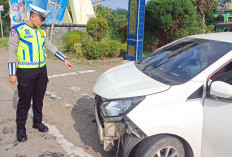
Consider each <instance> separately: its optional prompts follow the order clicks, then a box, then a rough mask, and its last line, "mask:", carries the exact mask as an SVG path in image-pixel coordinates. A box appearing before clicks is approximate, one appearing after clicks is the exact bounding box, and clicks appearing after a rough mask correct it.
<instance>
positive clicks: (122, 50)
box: [120, 43, 127, 59]
mask: <svg viewBox="0 0 232 157" xmlns="http://www.w3.org/2000/svg"><path fill="white" fill-rule="evenodd" d="M126 53H127V43H123V44H122V47H121V50H120V57H122V58H123V59H126Z"/></svg>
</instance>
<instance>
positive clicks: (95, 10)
mask: <svg viewBox="0 0 232 157" xmlns="http://www.w3.org/2000/svg"><path fill="white" fill-rule="evenodd" d="M95 14H97V0H95Z"/></svg>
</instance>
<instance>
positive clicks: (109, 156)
mask: <svg viewBox="0 0 232 157" xmlns="http://www.w3.org/2000/svg"><path fill="white" fill-rule="evenodd" d="M7 66H8V65H7V52H5V51H1V50H0V157H48V156H49V157H51V156H52V157H61V156H67V157H69V156H74V157H79V156H80V157H91V156H93V157H100V156H103V157H113V156H115V155H114V153H105V152H104V151H103V149H102V145H101V144H100V141H99V138H98V134H97V128H96V124H95V122H94V119H95V115H94V95H93V91H92V89H93V85H94V83H95V81H96V79H97V78H98V77H99V76H100V74H102V73H103V72H104V71H106V70H107V69H106V68H95V67H88V66H78V65H74V69H73V70H68V69H67V68H66V67H65V65H64V63H63V62H61V61H59V60H48V62H47V68H48V75H49V83H48V87H47V91H46V96H45V99H44V108H43V121H44V123H46V125H47V126H48V127H49V132H47V133H40V132H38V131H37V130H36V129H33V128H32V118H31V114H29V115H28V120H27V124H26V129H27V137H28V140H27V141H26V142H23V143H19V142H17V140H16V123H15V115H16V106H17V100H18V95H17V94H18V93H17V89H16V88H14V87H13V86H11V85H10V84H9V82H8V67H7Z"/></svg>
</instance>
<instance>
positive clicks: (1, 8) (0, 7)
mask: <svg viewBox="0 0 232 157" xmlns="http://www.w3.org/2000/svg"><path fill="white" fill-rule="evenodd" d="M2 11H4V8H3V5H0V22H1V33H2V38H3V28H2V16H1V13H2Z"/></svg>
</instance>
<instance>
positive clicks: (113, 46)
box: [108, 40, 122, 57]
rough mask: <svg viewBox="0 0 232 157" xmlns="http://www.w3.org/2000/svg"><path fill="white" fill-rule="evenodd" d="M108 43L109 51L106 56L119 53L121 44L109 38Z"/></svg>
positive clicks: (115, 55) (114, 55)
mask: <svg viewBox="0 0 232 157" xmlns="http://www.w3.org/2000/svg"><path fill="white" fill-rule="evenodd" d="M109 45H110V51H109V55H108V57H118V56H119V55H120V50H121V47H122V44H121V43H120V42H118V41H115V40H110V41H109Z"/></svg>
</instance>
